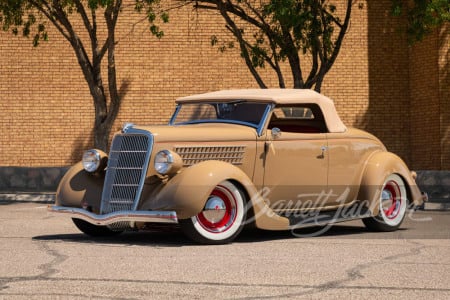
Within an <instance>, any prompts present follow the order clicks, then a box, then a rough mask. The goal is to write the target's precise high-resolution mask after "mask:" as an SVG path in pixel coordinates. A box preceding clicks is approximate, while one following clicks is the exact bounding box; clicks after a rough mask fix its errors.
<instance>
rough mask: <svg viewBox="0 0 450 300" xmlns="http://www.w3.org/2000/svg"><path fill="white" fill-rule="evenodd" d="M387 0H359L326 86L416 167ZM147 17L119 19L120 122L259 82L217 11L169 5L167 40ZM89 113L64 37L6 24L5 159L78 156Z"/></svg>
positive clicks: (1, 87) (18, 162) (0, 86)
mask: <svg viewBox="0 0 450 300" xmlns="http://www.w3.org/2000/svg"><path fill="white" fill-rule="evenodd" d="M389 3H390V1H389V0H384V1H362V0H361V1H358V3H357V4H356V5H355V7H354V10H353V14H352V21H351V26H350V29H349V31H348V33H347V36H346V38H345V40H344V44H343V47H342V49H341V53H340V55H339V57H338V59H337V61H336V63H335V65H334V67H333V69H332V70H331V72H330V73H329V74H328V75H327V77H326V78H325V81H324V84H323V89H322V92H323V93H324V94H326V95H328V96H330V97H331V98H333V99H334V100H335V102H336V107H337V109H338V111H339V113H340V115H341V117H342V119H343V120H344V122H345V123H346V124H347V125H350V126H357V127H360V128H363V129H367V130H369V131H371V132H373V133H374V134H376V135H377V136H378V137H380V138H381V140H382V141H383V142H385V143H386V145H387V147H388V148H389V149H390V150H391V151H393V152H396V153H398V154H399V155H400V156H402V157H403V158H404V159H405V160H406V161H408V162H409V163H411V164H412V167H414V166H416V165H417V166H422V165H425V164H422V163H421V161H420V159H421V158H420V157H421V155H415V156H413V155H411V147H412V145H413V144H414V143H415V141H413V140H411V136H412V134H411V132H410V128H412V130H414V128H415V126H411V127H410V121H409V120H410V113H409V102H410V98H409V97H410V84H409V59H408V47H407V45H406V42H405V39H403V38H401V37H399V35H398V34H397V33H396V32H395V29H394V28H395V26H396V25H397V23H396V22H397V21H395V20H393V19H392V18H390V17H389V15H388V9H389V7H390V5H389ZM358 4H361V6H360V8H358ZM141 18H142V16H139V15H136V14H135V13H133V12H131V11H125V12H124V14H123V15H122V16H121V19H120V21H119V24H118V31H117V34H116V36H117V37H118V38H119V44H118V46H117V51H116V64H117V72H118V77H119V78H118V84H119V85H121V84H122V85H123V91H124V98H123V105H122V108H121V112H120V114H119V116H118V118H117V121H116V123H115V125H114V129H118V128H119V127H120V126H121V125H122V124H123V123H124V122H126V121H131V122H134V123H139V124H161V123H166V122H167V120H168V118H169V116H170V114H171V112H172V110H173V108H174V99H175V98H176V97H179V96H183V95H188V94H193V93H199V92H207V91H212V90H219V89H229V88H256V87H257V84H256V83H255V81H254V79H253V77H252V76H251V74H250V73H249V71H248V70H247V68H246V67H245V64H244V63H243V61H242V60H241V58H240V56H239V53H238V51H237V49H236V50H229V51H227V52H226V53H220V52H219V51H218V50H217V48H214V47H211V44H210V37H211V36H212V35H217V36H219V38H220V37H223V38H226V36H227V31H226V30H225V28H224V24H223V21H222V19H221V17H219V16H217V15H216V14H214V13H212V12H210V13H203V14H200V15H198V14H196V12H194V11H192V9H191V8H188V7H185V8H182V9H180V10H176V11H175V10H174V11H171V15H170V23H169V24H166V25H165V26H164V27H163V28H164V31H165V37H164V38H163V39H161V40H157V39H156V38H154V37H152V36H151V35H150V34H149V32H148V25H147V23H146V22H145V21H144V22H138V20H140V19H141ZM440 55H441V54H440ZM440 57H442V55H441V56H440ZM305 61H306V62H308V58H306V59H305ZM444 63H448V60H447V62H444ZM444 63H442V64H444ZM417 68H420V65H419V66H418V67H417ZM441 73H443V72H441ZM105 76H106V74H105ZM263 77H264V78H265V79H266V80H267V82H268V85H269V86H270V87H277V86H278V82H277V80H276V77H275V76H274V74H272V73H270V72H268V71H265V72H263ZM441 77H442V76H441ZM444 77H445V76H444ZM444 79H445V78H444ZM444 79H440V80H441V81H442V80H444ZM105 80H106V78H105ZM446 80H448V77H447V79H446ZM105 83H106V82H105ZM442 93H445V91H441V94H442ZM416 103H418V102H416ZM93 116H94V111H93V104H92V99H91V96H90V94H89V91H88V88H87V85H86V83H85V81H84V79H83V76H82V73H81V71H80V68H79V66H78V64H77V62H76V59H75V56H74V54H73V52H72V49H71V48H70V46H69V45H68V44H67V42H66V41H64V40H63V39H62V38H61V37H60V36H59V35H58V34H57V33H55V32H50V41H49V42H48V43H42V45H41V46H39V47H38V48H33V47H32V46H31V41H29V40H27V39H24V38H22V37H14V36H12V35H11V34H9V33H5V32H0V128H1V132H0V154H1V155H0V166H33V167H38V166H67V165H70V164H72V163H74V162H75V161H77V160H79V159H80V157H81V152H82V150H83V149H85V148H88V147H90V146H91V140H92V134H91V128H92V124H93ZM447 136H448V135H447ZM430 139H432V140H433V141H435V140H434V138H430ZM414 145H415V144H414ZM416 159H417V161H416ZM427 166H430V168H432V167H433V162H432V163H430V164H429V165H428V164H427Z"/></svg>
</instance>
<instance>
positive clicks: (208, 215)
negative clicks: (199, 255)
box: [180, 181, 246, 244]
mask: <svg viewBox="0 0 450 300" xmlns="http://www.w3.org/2000/svg"><path fill="white" fill-rule="evenodd" d="M244 199H245V197H244V196H243V195H242V193H241V191H240V190H239V189H238V188H237V187H236V186H235V185H234V184H233V183H231V182H230V181H223V182H221V183H220V184H219V185H217V186H216V187H215V188H214V189H213V191H212V192H211V194H210V195H209V197H208V199H207V201H206V204H205V207H204V208H203V211H201V212H200V213H199V214H198V215H196V216H193V217H191V218H189V219H184V220H180V225H181V230H182V231H183V232H184V234H185V235H187V236H188V237H189V238H191V239H192V240H194V241H196V242H198V243H202V244H225V243H229V242H231V241H232V240H233V239H234V238H235V237H236V236H237V235H238V234H239V233H240V232H241V230H242V228H243V224H244V221H245V218H246V212H245V209H244Z"/></svg>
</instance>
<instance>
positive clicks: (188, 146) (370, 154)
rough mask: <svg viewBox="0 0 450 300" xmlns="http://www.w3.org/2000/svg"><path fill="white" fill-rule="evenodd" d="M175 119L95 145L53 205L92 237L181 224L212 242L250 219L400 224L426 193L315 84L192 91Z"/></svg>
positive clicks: (375, 226)
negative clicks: (102, 147)
mask: <svg viewBox="0 0 450 300" xmlns="http://www.w3.org/2000/svg"><path fill="white" fill-rule="evenodd" d="M176 103H177V106H176V110H175V112H174V114H173V116H172V118H171V120H170V122H169V125H165V126H137V125H133V124H125V125H124V127H123V129H122V131H121V132H118V133H116V134H115V135H114V139H113V141H112V145H111V150H110V152H109V154H106V153H104V152H102V151H100V150H96V149H91V150H88V151H86V152H85V153H84V155H83V160H82V162H80V163H78V164H76V165H75V166H73V167H72V168H71V169H70V170H69V171H68V172H67V173H66V175H65V176H64V178H63V179H62V181H61V183H60V185H59V188H58V191H57V194H56V204H55V205H53V206H49V211H51V212H54V213H57V214H60V215H66V216H68V217H70V218H72V219H73V222H74V223H75V225H76V226H77V227H78V228H79V229H80V230H81V231H83V232H84V233H86V234H88V235H91V236H104V235H114V234H117V233H120V232H123V231H126V230H144V229H148V228H151V227H152V226H154V225H155V223H172V224H178V225H179V226H180V228H181V230H182V231H183V232H184V233H185V234H186V235H187V236H188V237H190V238H191V239H193V240H194V241H197V242H200V243H207V244H221V243H227V242H230V241H232V240H233V239H234V238H235V237H236V236H237V235H238V234H239V233H240V231H241V230H242V228H243V227H244V226H245V225H247V224H248V225H252V226H256V227H257V228H261V229H266V230H289V229H296V228H301V227H306V226H312V225H313V226H314V225H326V224H333V223H337V222H342V221H347V220H354V219H362V221H363V222H364V224H365V225H366V226H367V227H368V228H369V229H371V230H380V231H392V230H395V229H397V228H398V227H399V226H400V224H401V223H402V221H403V219H404V217H405V214H406V211H407V208H408V207H411V206H415V205H421V204H422V203H423V201H424V200H426V199H425V197H424V196H423V195H422V194H421V192H420V191H419V189H418V187H417V185H416V183H415V173H414V172H411V171H410V170H409V169H408V167H407V166H406V165H405V163H404V162H403V161H402V160H401V159H400V158H399V157H398V156H396V155H395V154H393V153H390V152H388V151H387V150H386V148H385V147H384V146H383V144H382V143H381V142H380V141H379V140H378V139H377V138H376V137H374V136H373V135H371V134H369V133H367V132H364V131H361V130H358V129H354V128H348V127H346V126H345V125H344V124H343V123H342V121H341V119H340V118H339V116H338V114H337V112H336V110H335V107H334V104H333V102H332V100H330V99H329V98H327V97H325V96H323V95H321V94H318V93H316V92H314V91H311V90H290V89H268V90H227V91H219V92H212V93H206V94H200V95H194V96H189V97H184V98H180V99H178V100H177V101H176Z"/></svg>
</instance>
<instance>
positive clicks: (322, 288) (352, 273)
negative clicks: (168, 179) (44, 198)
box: [0, 241, 450, 300]
mask: <svg viewBox="0 0 450 300" xmlns="http://www.w3.org/2000/svg"><path fill="white" fill-rule="evenodd" d="M407 242H408V243H410V244H413V245H415V246H416V247H414V248H410V249H409V251H408V252H406V253H400V254H395V255H390V256H386V257H383V258H381V259H379V260H376V261H372V262H368V263H363V264H359V265H356V266H355V267H353V268H350V269H348V270H346V274H347V277H346V278H343V279H341V280H332V281H328V282H325V283H323V284H318V285H302V284H299V285H297V284H258V283H254V284H253V283H221V282H189V281H177V280H172V281H164V280H139V279H103V278H100V279H99V278H86V279H82V280H85V281H89V282H91V281H93V282H102V283H135V284H173V285H189V286H213V287H216V288H217V287H232V288H233V287H234V288H239V287H240V288H247V287H248V288H284V289H296V288H297V289H306V291H303V292H290V293H280V294H277V295H271V296H258V297H240V298H234V299H245V300H250V299H275V298H276V299H278V298H291V297H299V296H308V295H313V294H318V293H322V292H326V291H329V290H333V289H337V290H342V289H359V290H364V289H366V290H367V289H368V290H371V289H389V290H401V291H405V290H415V291H437V292H450V288H448V289H446V288H420V287H395V286H394V287H391V286H374V285H370V286H364V285H355V286H348V285H345V284H348V283H351V282H353V281H356V280H358V279H361V278H365V276H364V275H363V271H364V270H366V269H369V268H371V267H374V266H376V265H379V264H385V263H387V262H392V261H395V260H396V259H399V258H405V257H414V256H416V255H420V254H421V252H422V250H423V249H425V248H427V246H426V245H423V244H421V243H419V242H415V241H407ZM49 243H50V242H43V241H39V242H37V244H38V247H39V248H40V249H41V250H42V251H44V252H45V253H47V254H48V255H49V256H50V257H53V259H52V260H51V261H49V262H47V263H44V264H41V265H39V266H38V269H39V270H41V271H42V272H41V273H40V274H38V275H34V276H19V277H0V295H1V294H3V295H14V294H8V293H4V291H5V290H6V289H8V287H9V286H8V284H10V283H17V282H29V281H36V280H40V281H46V282H65V281H80V278H56V277H51V276H52V275H54V274H56V273H57V272H58V269H57V266H58V265H60V264H61V263H63V262H64V261H66V260H67V259H68V256H66V255H63V254H61V253H59V252H58V251H57V250H54V249H52V248H51V247H50V246H49ZM2 292H3V293H2ZM41 296H82V295H80V294H77V295H75V294H70V293H67V294H56V293H55V294H51V293H49V294H41ZM91 296H93V295H91ZM95 297H96V298H98V297H97V296H95ZM105 298H110V299H111V297H105ZM112 299H124V300H125V299H128V300H130V299H134V298H117V297H114V298H112Z"/></svg>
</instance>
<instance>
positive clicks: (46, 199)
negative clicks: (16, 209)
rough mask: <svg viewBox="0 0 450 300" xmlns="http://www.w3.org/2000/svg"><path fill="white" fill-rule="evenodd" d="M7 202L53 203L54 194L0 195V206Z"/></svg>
mask: <svg viewBox="0 0 450 300" xmlns="http://www.w3.org/2000/svg"><path fill="white" fill-rule="evenodd" d="M2 202H3V203H5V202H6V203H8V202H36V203H49V204H50V203H54V202H55V193H10V194H0V204H1V203H2Z"/></svg>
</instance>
